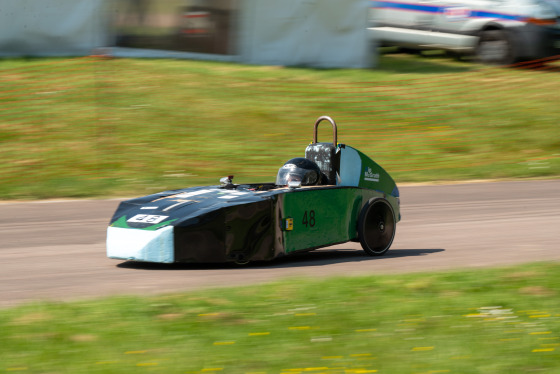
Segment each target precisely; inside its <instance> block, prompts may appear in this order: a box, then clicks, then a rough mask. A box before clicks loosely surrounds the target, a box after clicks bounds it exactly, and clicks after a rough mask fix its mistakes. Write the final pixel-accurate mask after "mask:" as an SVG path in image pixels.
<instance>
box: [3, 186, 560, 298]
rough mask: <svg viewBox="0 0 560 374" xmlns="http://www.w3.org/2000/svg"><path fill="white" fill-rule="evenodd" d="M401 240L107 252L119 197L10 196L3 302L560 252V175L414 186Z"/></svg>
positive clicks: (546, 257) (406, 192)
mask: <svg viewBox="0 0 560 374" xmlns="http://www.w3.org/2000/svg"><path fill="white" fill-rule="evenodd" d="M401 199H402V200H401V204H402V215H403V220H402V221H401V222H400V223H399V224H398V225H397V234H396V238H395V241H394V242H393V246H392V247H391V250H389V252H387V254H386V255H385V256H383V257H368V256H365V255H364V253H363V251H362V250H361V248H360V245H359V243H347V244H342V245H337V246H333V247H329V248H326V249H321V250H318V251H314V252H310V253H307V254H302V255H298V256H297V257H292V258H290V259H283V260H280V261H275V262H272V263H266V264H265V263H259V264H255V265H251V266H248V267H241V268H238V267H235V266H224V265H210V266H209V265H176V264H172V265H159V264H138V263H128V262H122V261H118V260H111V259H108V258H106V257H105V243H104V241H105V232H106V226H107V223H108V221H109V218H110V217H111V215H112V213H113V211H114V210H115V208H116V207H117V205H118V200H99V201H97V200H95V201H94V200H86V201H46V202H24V203H21V202H5V203H0V238H1V239H0V270H1V271H0V307H9V306H13V305H18V304H21V303H25V302H31V301H35V300H75V299H89V298H95V297H102V296H107V295H117V294H156V293H169V292H176V291H188V290H197V289H203V288H207V287H227V286H238V285H251V284H256V283H264V282H272V281H275V280H278V279H281V278H287V277H298V276H307V277H327V276H333V275H367V274H385V275H387V276H390V274H392V273H401V272H431V271H439V270H446V269H453V268H477V267H487V266H502V265H510V264H517V263H523V262H532V261H558V260H560V244H559V243H560V229H559V228H560V180H551V181H516V182H495V183H466V184H454V185H432V186H404V187H402V188H401Z"/></svg>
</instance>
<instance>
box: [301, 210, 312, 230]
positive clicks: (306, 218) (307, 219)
mask: <svg viewBox="0 0 560 374" xmlns="http://www.w3.org/2000/svg"><path fill="white" fill-rule="evenodd" d="M301 223H302V224H303V225H304V226H305V227H314V226H315V211H314V210H310V211H309V212H308V211H307V210H306V211H305V212H304V213H303V220H302V221H301Z"/></svg>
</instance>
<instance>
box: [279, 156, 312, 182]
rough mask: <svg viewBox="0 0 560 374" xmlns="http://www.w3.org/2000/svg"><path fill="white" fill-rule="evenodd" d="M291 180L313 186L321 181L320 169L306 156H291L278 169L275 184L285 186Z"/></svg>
mask: <svg viewBox="0 0 560 374" xmlns="http://www.w3.org/2000/svg"><path fill="white" fill-rule="evenodd" d="M291 181H296V182H299V181H301V185H302V186H315V185H317V184H320V183H321V169H319V166H317V164H316V163H314V162H313V161H311V160H308V159H306V158H303V157H297V158H292V159H291V160H289V161H288V162H286V163H285V164H284V166H282V167H281V168H280V170H278V176H277V177H276V185H277V186H287V185H288V182H291Z"/></svg>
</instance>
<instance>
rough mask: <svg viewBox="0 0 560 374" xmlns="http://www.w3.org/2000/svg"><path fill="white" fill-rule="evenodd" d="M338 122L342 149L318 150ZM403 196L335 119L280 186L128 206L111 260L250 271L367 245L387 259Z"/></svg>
mask: <svg viewBox="0 0 560 374" xmlns="http://www.w3.org/2000/svg"><path fill="white" fill-rule="evenodd" d="M323 121H326V122H330V124H331V126H332V129H333V141H332V143H330V142H318V141H317V132H318V126H319V124H320V123H322V122H323ZM400 218H401V215H400V198H399V189H398V188H397V185H396V184H395V182H394V180H393V179H392V178H391V176H390V175H389V174H388V173H387V172H386V171H385V170H384V169H383V168H382V167H381V166H379V165H378V164H377V163H375V162H374V161H373V160H372V159H370V158H369V157H367V156H366V155H365V154H363V153H362V152H360V151H359V150H357V149H355V148H352V147H350V146H348V145H345V144H338V142H337V125H336V123H335V121H334V120H333V119H332V118H331V117H328V116H321V117H319V118H318V119H317V120H316V121H315V124H314V127H313V142H312V143H311V144H309V145H308V146H307V148H306V149H305V157H296V158H293V159H290V160H289V161H287V162H286V163H285V164H284V165H283V166H282V167H281V168H280V169H279V171H278V174H277V178H276V181H275V182H274V183H258V184H235V183H234V182H233V176H227V177H224V178H222V179H221V180H220V184H219V185H215V186H204V187H191V188H185V189H180V190H173V191H165V192H160V193H156V194H152V195H148V196H145V197H140V198H135V199H131V200H127V201H123V202H121V203H120V205H119V206H118V208H117V210H116V212H115V213H114V215H113V217H112V218H111V221H110V224H109V227H108V229H107V256H108V257H109V258H113V259H119V260H128V261H141V262H155V263H175V262H179V263H226V262H233V263H236V264H246V263H248V262H250V261H268V260H272V259H276V258H279V257H283V256H287V255H292V254H295V253H299V252H303V251H311V250H314V249H318V248H321V247H326V246H331V245H334V244H340V243H345V242H349V241H359V242H360V243H361V246H362V248H363V250H364V251H365V253H366V254H368V255H371V256H379V255H383V254H384V253H385V252H387V250H389V247H390V246H391V244H392V242H393V238H394V237H395V230H396V224H397V222H398V221H399V220H400Z"/></svg>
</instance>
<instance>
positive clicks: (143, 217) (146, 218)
mask: <svg viewBox="0 0 560 374" xmlns="http://www.w3.org/2000/svg"><path fill="white" fill-rule="evenodd" d="M166 218H169V216H157V215H152V214H137V215H135V216H134V217H132V218H129V219H128V220H127V221H126V222H134V223H150V224H154V225H155V224H157V223H160V222H162V221H163V220H164V219H166Z"/></svg>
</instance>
